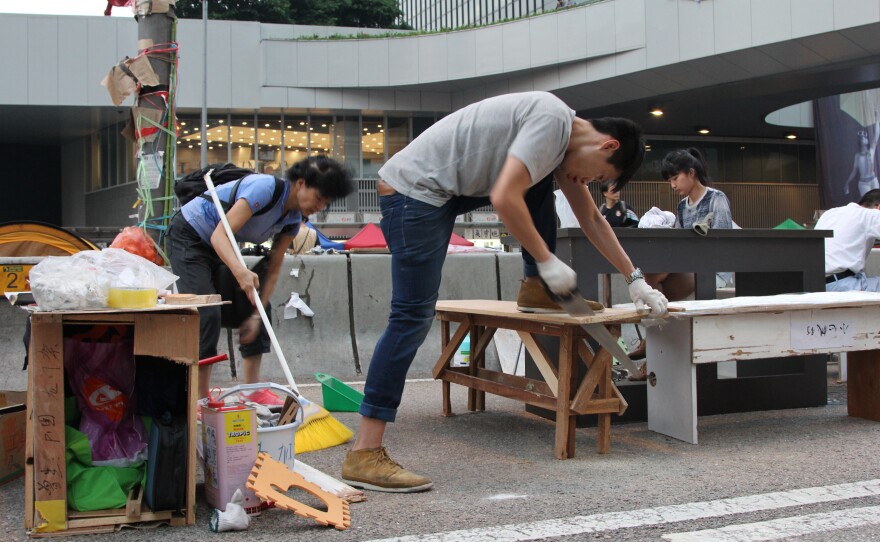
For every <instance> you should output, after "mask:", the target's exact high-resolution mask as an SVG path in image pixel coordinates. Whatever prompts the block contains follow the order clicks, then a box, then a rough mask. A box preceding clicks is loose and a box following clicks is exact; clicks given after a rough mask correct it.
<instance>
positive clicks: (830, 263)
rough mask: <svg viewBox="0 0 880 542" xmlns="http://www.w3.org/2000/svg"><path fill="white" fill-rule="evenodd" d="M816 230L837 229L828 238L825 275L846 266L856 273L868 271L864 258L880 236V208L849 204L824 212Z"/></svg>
mask: <svg viewBox="0 0 880 542" xmlns="http://www.w3.org/2000/svg"><path fill="white" fill-rule="evenodd" d="M814 229H816V230H834V237H831V238H827V239H825V274H826V275H830V274H832V273H840V272H842V271H846V270H847V269H849V270H851V271H853V272H854V273H861V272H863V271H864V270H865V260H866V259H867V257H868V253H869V252H870V251H871V248H872V247H873V246H874V242H875V241H876V240H877V239H878V238H880V210H878V209H867V208H865V207H862V206H861V205H859V204H858V203H849V204H847V205H845V206H843V207H835V208H833V209H828V210H827V211H825V212H824V213H823V214H822V216H821V217H819V220H818V222H816V227H815V228H814Z"/></svg>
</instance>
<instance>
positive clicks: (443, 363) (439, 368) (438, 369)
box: [431, 323, 470, 378]
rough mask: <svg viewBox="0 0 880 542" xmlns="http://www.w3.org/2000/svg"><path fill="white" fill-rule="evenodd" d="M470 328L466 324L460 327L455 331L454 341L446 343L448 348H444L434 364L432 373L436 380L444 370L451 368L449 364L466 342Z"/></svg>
mask: <svg viewBox="0 0 880 542" xmlns="http://www.w3.org/2000/svg"><path fill="white" fill-rule="evenodd" d="M469 327H470V326H469V325H467V324H465V323H461V324H459V325H458V329H456V330H455V334H454V335H453V336H452V339H450V341H449V342H448V343H446V346H444V347H443V351H442V352H441V353H440V359H438V360H437V363H436V364H434V369H433V370H432V371H431V373H432V374H433V375H434V378H439V377H440V374H441V373H442V372H443V371H444V369H446V368H448V367H449V362H450V360H452V357H453V356H454V355H455V352H456V351H457V349H458V347H459V346H460V345H461V343H462V342H464V336H465V335H467V333H468V328H469Z"/></svg>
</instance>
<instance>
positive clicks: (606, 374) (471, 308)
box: [433, 300, 641, 459]
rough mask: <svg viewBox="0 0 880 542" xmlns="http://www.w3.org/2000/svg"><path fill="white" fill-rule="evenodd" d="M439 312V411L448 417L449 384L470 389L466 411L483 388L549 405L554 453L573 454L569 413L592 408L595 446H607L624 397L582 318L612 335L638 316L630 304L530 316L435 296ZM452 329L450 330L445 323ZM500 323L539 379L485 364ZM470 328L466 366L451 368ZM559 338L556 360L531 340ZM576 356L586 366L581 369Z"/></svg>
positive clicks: (481, 399) (504, 306) (481, 401)
mask: <svg viewBox="0 0 880 542" xmlns="http://www.w3.org/2000/svg"><path fill="white" fill-rule="evenodd" d="M437 318H438V319H439V320H440V321H441V339H442V346H443V350H442V352H441V354H440V358H439V359H438V360H437V363H436V365H435V366H434V371H433V374H434V378H437V379H440V380H442V381H443V407H442V408H443V415H444V416H451V415H453V413H452V405H451V400H450V384H453V383H454V384H459V385H462V386H465V387H467V388H468V410H469V411H472V412H473V411H483V410H485V404H486V403H485V394H486V393H487V392H488V393H492V394H494V395H499V396H502V397H508V398H510V399H514V400H517V401H521V402H523V403H525V404H527V405H534V406H538V407H542V408H545V409H549V410H552V411H554V412H555V413H556V420H555V427H556V433H555V439H554V447H553V450H554V455H555V456H556V458H557V459H566V458H570V457H574V452H575V440H574V433H575V417H576V416H577V415H578V414H597V415H598V418H599V424H598V436H597V439H598V443H597V447H598V452H599V453H603V454H604V453H608V452H609V451H610V449H611V415H612V414H623V412H624V411H625V410H626V407H627V403H626V400H624V398H623V396H622V395H621V394H620V391H619V390H618V389H617V387H616V386H615V385H614V382H613V380H612V372H611V364H612V357H611V355H610V354H609V353H608V352H606V351H605V349H604V348H601V347H600V348H598V351H596V352H594V351H593V350H592V349H591V347H590V346H589V343H588V342H587V341H585V340H584V339H587V338H588V337H589V335H588V334H587V332H586V331H585V330H584V329H583V328H581V325H582V324H591V323H600V324H602V325H604V326H605V327H606V328H607V329H608V330H609V331H610V332H611V333H612V335H614V336H615V337H619V336H620V325H621V324H624V323H634V322H638V321H639V320H640V319H641V316H640V315H639V313H638V312H636V310H635V309H606V310H605V311H603V312H601V313H597V314H596V315H594V316H588V317H580V318H575V317H572V316H568V315H566V314H563V313H553V314H534V313H523V312H519V311H518V310H516V303H515V302H512V301H495V300H461V301H439V302H438V303H437ZM452 322H455V323H457V324H458V327H457V328H456V329H455V331H454V333H453V332H452V331H451V325H450V324H451V323H452ZM498 329H509V330H513V331H515V332H516V333H517V334H518V335H519V337H520V339H522V342H523V345H524V346H525V348H526V349H527V350H528V352H529V353H530V354H531V356H532V358H533V359H534V361H535V365H536V366H537V368H538V370H539V372H540V379H538V378H528V377H521V376H514V375H510V374H506V373H503V372H500V371H494V370H490V369H487V368H486V367H485V351H486V347H487V346H488V344H489V342H490V341H491V340H492V336H493V335H494V333H495V331H496V330H498ZM467 334H470V345H471V352H470V364H469V366H468V367H452V366H451V364H452V360H453V358H454V356H455V354H456V352H457V351H458V348H459V345H461V343H462V342H463V341H464V338H465V336H466V335H467ZM542 335H544V336H551V337H558V340H559V344H560V348H559V356H558V360H556V362H555V363H554V362H553V360H551V359H550V357H549V356H548V354H547V352H546V350H545V349H544V347H543V346H541V344H540V343H539V342H538V341H537V340H536V337H537V336H542ZM579 361H582V362H583V364H584V365H585V366H586V372H585V374H583V375H581V374H579V372H580V371H579V369H578V367H579V366H580V363H579Z"/></svg>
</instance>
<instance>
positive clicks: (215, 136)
mask: <svg viewBox="0 0 880 542" xmlns="http://www.w3.org/2000/svg"><path fill="white" fill-rule="evenodd" d="M204 138H205V139H204V141H205V142H206V143H207V145H208V153H207V154H208V163H209V164H218V163H226V162H228V161H229V125H228V123H227V118H226V115H210V116H208V125H207V127H206V128H205V133H204Z"/></svg>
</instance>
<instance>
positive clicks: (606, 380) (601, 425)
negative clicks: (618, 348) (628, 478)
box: [593, 349, 620, 454]
mask: <svg viewBox="0 0 880 542" xmlns="http://www.w3.org/2000/svg"><path fill="white" fill-rule="evenodd" d="M603 350H604V349H603ZM593 364H594V365H596V366H597V369H599V371H600V372H601V373H602V377H601V378H600V379H599V399H598V400H597V401H595V402H594V403H593V404H594V405H595V406H597V407H598V406H600V405H601V403H605V402H607V401H613V403H611V404H613V405H614V412H616V411H617V410H618V409H619V408H620V407H619V405H618V404H617V398H613V399H612V396H613V393H612V391H611V387H612V386H613V384H612V383H611V356H602V355H601V353H600V355H599V356H596V359H595V360H594V361H593ZM597 427H598V431H597V434H598V436H597V438H596V441H597V442H596V446H597V448H598V451H599V453H600V454H607V453H609V452H610V451H611V415H610V414H607V413H600V414H599V416H598V423H597Z"/></svg>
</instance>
